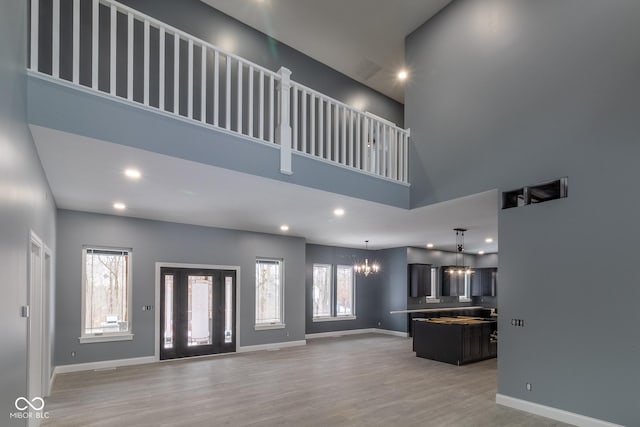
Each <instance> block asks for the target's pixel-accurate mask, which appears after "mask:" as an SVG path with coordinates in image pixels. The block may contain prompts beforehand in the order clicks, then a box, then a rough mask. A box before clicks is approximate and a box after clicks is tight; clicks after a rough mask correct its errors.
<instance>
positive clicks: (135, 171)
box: [124, 169, 142, 179]
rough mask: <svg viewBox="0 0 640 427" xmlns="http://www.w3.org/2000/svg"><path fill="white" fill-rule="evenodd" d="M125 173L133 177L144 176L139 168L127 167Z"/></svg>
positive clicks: (128, 176)
mask: <svg viewBox="0 0 640 427" xmlns="http://www.w3.org/2000/svg"><path fill="white" fill-rule="evenodd" d="M124 174H125V175H126V177H127V178H131V179H139V178H140V177H141V176H142V174H141V173H140V171H139V170H138V169H125V171H124Z"/></svg>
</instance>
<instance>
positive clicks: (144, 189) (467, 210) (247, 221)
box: [31, 125, 498, 253]
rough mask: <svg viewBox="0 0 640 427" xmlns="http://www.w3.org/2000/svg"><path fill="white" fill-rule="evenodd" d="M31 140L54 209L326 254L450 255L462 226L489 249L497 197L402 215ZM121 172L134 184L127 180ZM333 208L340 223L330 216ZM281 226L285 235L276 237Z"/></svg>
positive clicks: (235, 177)
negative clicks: (239, 234) (272, 239)
mask: <svg viewBox="0 0 640 427" xmlns="http://www.w3.org/2000/svg"><path fill="white" fill-rule="evenodd" d="M31 133H32V135H33V137H34V139H35V142H36V146H37V148H38V153H39V155H40V159H41V161H42V165H43V167H44V170H45V173H46V174H47V179H48V181H49V184H50V186H51V190H52V192H53V195H54V197H55V199H56V204H57V206H58V207H59V208H62V209H72V210H78V211H86V212H96V213H104V214H110V215H124V216H131V217H137V218H148V219H155V220H162V221H171V222H178V223H186V224H195V225H203V226H213V227H222V228H231V229H240V230H249V231H256V232H264V233H270V234H288V235H294V236H301V237H304V238H306V239H307V241H308V242H310V243H318V244H326V245H335V246H346V247H363V246H364V240H366V239H368V240H370V242H371V243H370V245H369V246H370V248H372V249H380V248H391V247H400V246H418V247H424V246H425V245H426V244H427V243H433V244H434V245H435V248H436V249H443V250H451V251H452V250H454V249H455V234H454V232H453V231H452V229H453V228H454V227H465V228H468V229H469V231H468V232H467V234H466V236H465V243H466V245H465V246H466V249H467V250H468V252H470V253H477V252H478V251H480V250H483V251H486V252H487V253H490V252H497V250H498V242H497V232H498V199H497V197H498V196H497V192H496V191H490V192H486V193H481V194H476V195H473V196H469V197H464V198H461V199H457V200H451V201H448V202H444V203H439V204H436V205H431V206H426V207H422V208H419V209H413V210H406V209H401V208H396V207H392V206H387V205H382V204H379V203H373V202H369V201H365V200H361V199H356V198H352V197H347V196H342V195H338V194H334V193H329V192H326V191H321V190H316V189H312V188H307V187H301V186H299V185H294V184H288V183H284V182H281V181H275V180H270V179H266V178H261V177H258V176H254V175H248V174H244V173H240V172H235V171H230V170H227V169H222V168H217V167H213V166H209V165H205V164H202V163H196V162H192V161H187V160H183V159H178V158H175V157H169V156H165V155H161V154H156V153H151V152H149V151H144V150H139V149H135V148H131V147H126V146H123V145H118V144H113V143H110V142H104V141H99V140H96V139H92V138H86V137H82V136H78V135H73V134H69V133H65V132H61V131H57V130H52V129H48V128H43V127H39V126H33V125H32V126H31ZM128 167H135V168H138V169H139V170H140V171H141V172H142V178H141V179H139V180H137V181H131V180H128V179H127V178H126V177H125V176H124V174H123V172H124V170H125V168H128ZM117 201H118V202H124V203H125V204H126V205H127V209H126V210H125V211H124V212H117V211H115V210H114V208H113V203H114V202H117ZM336 208H342V209H344V210H345V214H344V216H342V217H336V216H335V215H334V213H333V211H334V209H336ZM282 224H287V225H288V226H289V227H290V228H289V231H287V232H282V231H280V226H281V225H282ZM488 237H491V238H493V239H494V240H493V242H492V243H486V242H485V239H486V238H488Z"/></svg>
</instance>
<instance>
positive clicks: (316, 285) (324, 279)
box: [313, 264, 333, 318]
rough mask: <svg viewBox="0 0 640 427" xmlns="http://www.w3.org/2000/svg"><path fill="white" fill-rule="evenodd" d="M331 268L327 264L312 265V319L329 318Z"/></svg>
mask: <svg viewBox="0 0 640 427" xmlns="http://www.w3.org/2000/svg"><path fill="white" fill-rule="evenodd" d="M332 273H333V271H332V268H331V265H328V264H314V265H313V317H314V318H318V317H331V305H332V303H331V301H332V299H333V298H332V297H333V292H332V290H333V289H332V288H333V286H332V284H333V283H332V282H333V281H332V280H331V279H332Z"/></svg>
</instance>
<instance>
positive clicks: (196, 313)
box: [160, 268, 236, 360]
mask: <svg viewBox="0 0 640 427" xmlns="http://www.w3.org/2000/svg"><path fill="white" fill-rule="evenodd" d="M235 275H236V273H235V271H232V270H195V269H183V268H162V269H161V279H162V281H161V295H160V301H161V307H160V310H161V311H160V313H161V315H160V324H161V327H160V334H161V335H160V359H163V360H164V359H175V358H180V357H188V356H202V355H207V354H217V353H228V352H232V351H235V295H234V292H235V280H236V277H235Z"/></svg>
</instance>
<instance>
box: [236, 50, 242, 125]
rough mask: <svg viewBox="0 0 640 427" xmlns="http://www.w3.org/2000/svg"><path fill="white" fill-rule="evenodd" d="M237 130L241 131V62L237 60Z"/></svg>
mask: <svg viewBox="0 0 640 427" xmlns="http://www.w3.org/2000/svg"><path fill="white" fill-rule="evenodd" d="M237 121H238V132H239V133H242V62H241V61H238V117H237Z"/></svg>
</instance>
